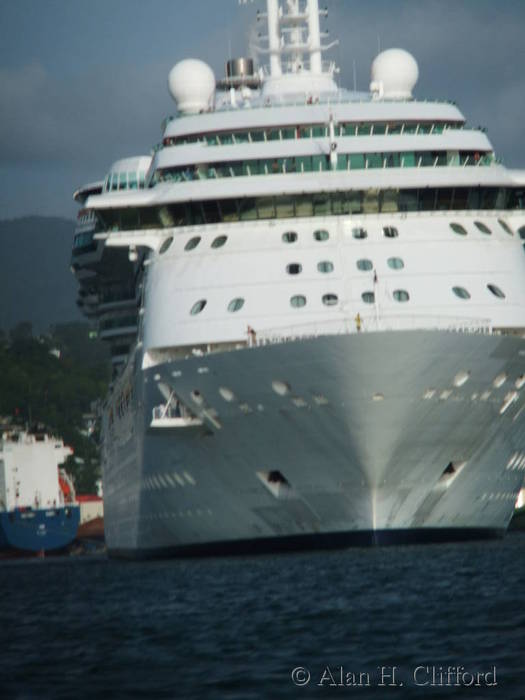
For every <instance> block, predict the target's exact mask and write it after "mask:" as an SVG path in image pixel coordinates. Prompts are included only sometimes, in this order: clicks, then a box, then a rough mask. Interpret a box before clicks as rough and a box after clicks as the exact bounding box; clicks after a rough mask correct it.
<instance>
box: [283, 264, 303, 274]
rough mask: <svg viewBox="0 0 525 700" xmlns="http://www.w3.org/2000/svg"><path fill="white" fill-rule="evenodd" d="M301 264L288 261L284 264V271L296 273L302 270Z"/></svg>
mask: <svg viewBox="0 0 525 700" xmlns="http://www.w3.org/2000/svg"><path fill="white" fill-rule="evenodd" d="M302 269H303V266H302V265H301V263H290V264H289V265H287V266H286V272H287V273H288V274H289V275H298V274H300V273H301V272H302Z"/></svg>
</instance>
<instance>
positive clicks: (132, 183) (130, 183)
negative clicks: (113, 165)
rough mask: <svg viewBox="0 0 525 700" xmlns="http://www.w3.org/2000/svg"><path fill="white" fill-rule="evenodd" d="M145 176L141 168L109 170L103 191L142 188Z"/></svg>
mask: <svg viewBox="0 0 525 700" xmlns="http://www.w3.org/2000/svg"><path fill="white" fill-rule="evenodd" d="M145 177H146V173H145V171H143V170H139V171H136V170H133V171H129V172H128V171H122V172H110V173H109V175H108V176H107V177H106V179H105V181H104V192H110V191H112V192H114V191H116V190H136V189H138V188H141V189H143V188H144V182H145Z"/></svg>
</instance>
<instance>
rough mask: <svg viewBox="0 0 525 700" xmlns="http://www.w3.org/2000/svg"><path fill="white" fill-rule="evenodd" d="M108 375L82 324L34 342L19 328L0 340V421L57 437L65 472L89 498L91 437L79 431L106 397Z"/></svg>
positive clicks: (100, 350)
mask: <svg viewBox="0 0 525 700" xmlns="http://www.w3.org/2000/svg"><path fill="white" fill-rule="evenodd" d="M58 354H60V357H57V356H56V355H58ZM110 372H111V368H110V362H109V357H108V353H107V350H106V348H105V347H104V345H103V344H102V343H101V342H100V341H98V340H92V339H89V326H88V325H87V324H84V323H74V324H62V325H60V326H55V327H54V328H52V329H51V332H50V333H49V334H48V335H45V336H40V337H39V338H33V337H32V334H31V324H29V323H21V324H19V325H18V326H17V327H15V328H14V329H12V331H11V332H10V334H9V335H6V334H3V335H2V336H0V415H1V416H12V417H13V418H14V419H15V421H16V422H18V423H21V424H35V423H43V424H44V425H45V426H46V428H48V429H49V430H51V431H52V432H53V433H54V434H55V435H57V436H59V437H62V438H63V440H64V442H65V443H66V444H67V445H69V446H70V447H72V448H73V449H74V452H75V455H74V457H70V458H69V460H68V463H67V468H68V471H70V473H72V475H73V477H74V479H75V484H76V487H77V491H80V492H93V491H94V490H95V481H96V479H97V478H99V477H100V466H99V448H98V440H97V431H95V433H94V434H93V435H91V436H89V437H88V436H87V435H86V434H83V433H82V432H81V431H84V432H86V431H85V423H86V421H85V416H86V414H89V413H91V412H92V409H93V403H94V402H96V401H99V402H100V401H101V400H102V399H103V398H104V396H105V394H106V391H107V386H108V382H109V379H110Z"/></svg>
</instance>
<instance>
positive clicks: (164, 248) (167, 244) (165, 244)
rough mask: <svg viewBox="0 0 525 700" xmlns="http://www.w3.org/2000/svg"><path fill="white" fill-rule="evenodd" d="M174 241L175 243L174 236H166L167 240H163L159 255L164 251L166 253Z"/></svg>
mask: <svg viewBox="0 0 525 700" xmlns="http://www.w3.org/2000/svg"><path fill="white" fill-rule="evenodd" d="M172 243H173V236H169V237H168V238H166V240H164V241H163V242H162V245H161V246H160V248H159V255H162V254H163V253H165V252H166V251H167V250H168V248H169V247H170V245H171V244H172Z"/></svg>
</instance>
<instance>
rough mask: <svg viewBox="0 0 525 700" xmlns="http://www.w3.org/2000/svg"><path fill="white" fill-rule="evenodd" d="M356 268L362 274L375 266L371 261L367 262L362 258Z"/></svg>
mask: <svg viewBox="0 0 525 700" xmlns="http://www.w3.org/2000/svg"><path fill="white" fill-rule="evenodd" d="M356 267H357V269H358V270H361V272H368V271H369V270H371V269H372V268H373V267H374V265H373V263H372V261H371V260H367V259H366V258H361V260H358V261H357V262H356Z"/></svg>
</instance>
